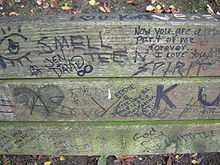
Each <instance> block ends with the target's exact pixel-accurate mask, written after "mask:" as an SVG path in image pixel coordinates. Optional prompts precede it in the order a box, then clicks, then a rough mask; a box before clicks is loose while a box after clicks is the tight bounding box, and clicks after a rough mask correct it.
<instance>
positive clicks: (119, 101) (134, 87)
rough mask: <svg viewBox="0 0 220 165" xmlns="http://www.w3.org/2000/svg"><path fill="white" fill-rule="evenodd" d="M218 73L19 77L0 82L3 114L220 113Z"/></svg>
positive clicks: (110, 117)
mask: <svg viewBox="0 0 220 165" xmlns="http://www.w3.org/2000/svg"><path fill="white" fill-rule="evenodd" d="M219 89H220V79H218V78H212V79H205V78H203V79H202V78H200V79H195V78H193V79H190V78H188V79H183V80H182V79H179V80H178V79H170V78H169V79H90V80H20V81H18V80H16V81H5V82H4V81H2V82H1V84H0V91H1V100H0V119H1V120H18V121H19V120H20V121H48V120H50V121H128V120H152V119H162V120H179V119H183V120H184V119H219V118H220V113H219V112H220V111H219V110H220V105H219V102H220V94H219Z"/></svg>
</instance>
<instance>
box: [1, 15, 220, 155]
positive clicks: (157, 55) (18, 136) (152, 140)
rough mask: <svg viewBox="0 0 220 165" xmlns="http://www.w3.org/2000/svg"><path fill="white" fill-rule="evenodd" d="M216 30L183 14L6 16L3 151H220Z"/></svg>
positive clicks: (213, 20)
mask: <svg viewBox="0 0 220 165" xmlns="http://www.w3.org/2000/svg"><path fill="white" fill-rule="evenodd" d="M219 25H220V16H211V15H183V14H174V15H157V14H133V15H127V14H108V15H104V14H95V15H91V14H83V15H65V16H44V17H39V16H36V17H16V18H13V17H10V18H0V28H1V29H0V32H1V33H0V96H1V97H0V154H47V155H48V154H50V155H53V154H62V155H70V154H74V155H85V154H89V155H91V154H97V155H106V154H113V155H114V154H155V153H187V152H215V151H220V141H219V140H220V139H219V136H220V120H219V119H220V114H219V112H220V111H219V110H220V79H219V76H220V65H219V64H220V26H219ZM83 77H85V78H83ZM27 121H28V122H27Z"/></svg>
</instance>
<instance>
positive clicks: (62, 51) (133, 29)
mask: <svg viewBox="0 0 220 165" xmlns="http://www.w3.org/2000/svg"><path fill="white" fill-rule="evenodd" d="M118 16H119V15H118ZM151 17H152V15H151ZM154 17H155V18H158V19H161V20H163V21H164V19H162V18H160V17H156V16H154ZM120 18H123V19H124V22H123V20H120V21H119V20H118V21H114V20H111V19H110V20H108V19H109V17H106V19H101V16H100V17H97V19H100V20H99V22H98V24H97V25H94V24H93V21H95V20H94V19H96V16H94V18H93V17H92V16H91V15H88V16H86V15H83V16H79V17H77V18H75V17H72V18H70V20H69V21H68V22H66V23H65V25H61V24H59V20H57V24H56V20H55V21H54V24H55V25H56V26H55V25H54V26H50V24H44V23H42V24H37V23H32V25H31V28H28V26H26V25H28V24H29V23H28V22H26V23H24V24H22V25H20V26H19V25H16V26H10V24H9V25H8V26H5V25H4V26H3V25H2V27H1V31H2V34H1V38H0V47H1V49H0V68H1V69H0V76H1V77H2V78H9V77H22V78H24V77H31V78H35V77H36V78H37V77H58V78H62V77H125V76H126V77H137V76H141V77H145V76H161V77H166V76H177V77H184V76H219V71H220V69H219V66H220V65H219V63H220V57H219V54H220V28H219V21H218V19H216V18H215V17H212V16H210V17H206V19H207V20H212V22H210V23H209V24H208V25H206V24H205V23H203V22H198V21H197V22H196V23H195V24H196V25H194V24H193V23H191V24H189V25H185V24H184V21H187V19H186V18H184V17H181V18H184V19H185V20H184V19H183V20H184V21H183V22H181V21H176V22H175V21H171V20H172V19H171V20H170V21H167V22H154V21H152V22H149V21H146V22H141V21H140V22H138V21H136V20H139V19H138V18H146V17H134V19H130V20H132V21H133V22H132V21H131V22H129V21H128V22H127V20H129V18H130V17H128V16H124V17H122V16H121V17H120ZM177 18H180V17H177ZM194 18H195V19H196V17H194ZM208 18H210V19H208ZM211 18H212V19H211ZM189 19H191V18H189ZM200 19H201V18H200ZM204 19H205V17H204ZM149 20H150V19H149ZM168 20H169V19H168ZM135 21H136V22H135ZM134 22H135V23H136V25H134Z"/></svg>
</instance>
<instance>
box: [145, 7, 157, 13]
mask: <svg viewBox="0 0 220 165" xmlns="http://www.w3.org/2000/svg"><path fill="white" fill-rule="evenodd" d="M146 10H147V11H150V12H152V11H153V10H155V7H154V6H153V5H148V6H147V7H146Z"/></svg>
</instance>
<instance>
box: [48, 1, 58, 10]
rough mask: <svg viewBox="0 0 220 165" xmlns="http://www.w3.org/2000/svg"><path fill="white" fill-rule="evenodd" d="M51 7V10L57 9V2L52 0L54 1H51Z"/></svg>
mask: <svg viewBox="0 0 220 165" xmlns="http://www.w3.org/2000/svg"><path fill="white" fill-rule="evenodd" d="M50 7H51V8H53V9H54V8H56V7H57V1H54V0H52V1H50Z"/></svg>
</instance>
